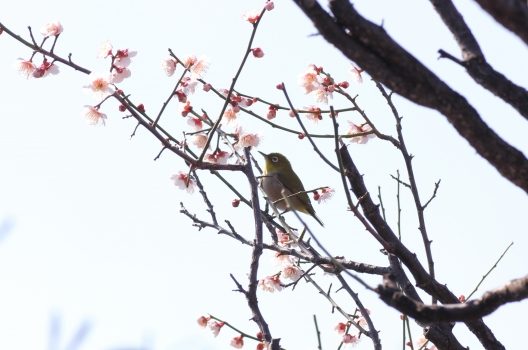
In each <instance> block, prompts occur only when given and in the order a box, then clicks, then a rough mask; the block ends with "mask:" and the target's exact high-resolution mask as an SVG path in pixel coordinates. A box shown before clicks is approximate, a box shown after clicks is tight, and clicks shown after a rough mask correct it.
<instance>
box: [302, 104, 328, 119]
mask: <svg viewBox="0 0 528 350" xmlns="http://www.w3.org/2000/svg"><path fill="white" fill-rule="evenodd" d="M304 109H305V110H307V111H308V113H307V114H306V117H307V118H308V119H309V120H311V121H313V122H318V121H320V120H322V119H323V115H322V114H321V108H319V107H316V106H309V107H304Z"/></svg>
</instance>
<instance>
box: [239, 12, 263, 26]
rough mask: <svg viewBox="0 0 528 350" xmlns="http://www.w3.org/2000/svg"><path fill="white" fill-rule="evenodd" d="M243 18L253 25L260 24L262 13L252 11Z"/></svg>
mask: <svg viewBox="0 0 528 350" xmlns="http://www.w3.org/2000/svg"><path fill="white" fill-rule="evenodd" d="M242 18H244V19H245V20H246V21H248V22H249V23H251V24H255V23H257V22H258V20H259V18H260V11H251V12H247V13H245V14H244V15H243V16H242Z"/></svg>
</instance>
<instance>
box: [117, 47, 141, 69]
mask: <svg viewBox="0 0 528 350" xmlns="http://www.w3.org/2000/svg"><path fill="white" fill-rule="evenodd" d="M136 55H137V51H131V50H129V49H119V50H117V51H116V54H115V56H114V65H115V66H117V67H121V68H126V67H128V66H129V65H130V63H131V59H130V58H131V57H134V56H136Z"/></svg>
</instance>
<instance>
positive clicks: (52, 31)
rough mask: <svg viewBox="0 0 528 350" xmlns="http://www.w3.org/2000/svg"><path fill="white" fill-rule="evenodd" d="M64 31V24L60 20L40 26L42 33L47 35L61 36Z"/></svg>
mask: <svg viewBox="0 0 528 350" xmlns="http://www.w3.org/2000/svg"><path fill="white" fill-rule="evenodd" d="M62 31H63V28H62V24H61V23H60V22H59V21H55V22H50V23H47V24H45V25H43V26H42V28H40V33H41V34H42V35H43V36H45V37H50V36H59V34H60V33H62Z"/></svg>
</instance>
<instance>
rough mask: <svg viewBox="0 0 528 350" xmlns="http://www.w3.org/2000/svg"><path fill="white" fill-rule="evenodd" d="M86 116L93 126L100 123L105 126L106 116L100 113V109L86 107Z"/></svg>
mask: <svg viewBox="0 0 528 350" xmlns="http://www.w3.org/2000/svg"><path fill="white" fill-rule="evenodd" d="M84 108H85V110H84V116H85V117H86V118H87V119H88V121H89V122H90V124H91V125H97V124H99V122H101V124H103V125H105V120H106V114H104V113H102V112H100V111H99V107H94V106H84Z"/></svg>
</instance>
